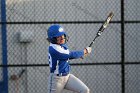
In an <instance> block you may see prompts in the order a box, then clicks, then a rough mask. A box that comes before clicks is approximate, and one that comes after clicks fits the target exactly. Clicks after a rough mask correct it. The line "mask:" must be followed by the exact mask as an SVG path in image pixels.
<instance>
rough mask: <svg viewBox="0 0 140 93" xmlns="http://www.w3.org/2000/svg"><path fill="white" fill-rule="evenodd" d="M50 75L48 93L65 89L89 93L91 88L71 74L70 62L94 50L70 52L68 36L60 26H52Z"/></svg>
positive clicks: (49, 50)
mask: <svg viewBox="0 0 140 93" xmlns="http://www.w3.org/2000/svg"><path fill="white" fill-rule="evenodd" d="M47 35H48V41H49V42H50V45H49V47H48V52H49V53H48V56H49V66H50V75H49V78H48V79H49V80H48V93H61V92H62V90H63V89H67V90H71V91H74V92H77V93H89V88H88V87H87V86H86V85H85V84H84V83H83V82H82V81H81V80H80V79H78V78H77V77H75V76H74V75H73V74H70V70H71V67H70V64H69V60H71V59H77V58H81V57H83V56H85V55H86V54H90V53H91V50H92V48H91V47H86V48H85V49H83V50H79V51H70V50H69V49H68V46H67V44H66V43H67V41H68V36H67V34H66V33H65V32H64V29H63V27H61V26H60V25H52V26H50V27H49V28H48V31H47Z"/></svg>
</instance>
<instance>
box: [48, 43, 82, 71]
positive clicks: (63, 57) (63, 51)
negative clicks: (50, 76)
mask: <svg viewBox="0 0 140 93" xmlns="http://www.w3.org/2000/svg"><path fill="white" fill-rule="evenodd" d="M48 51H49V54H48V55H49V66H50V72H51V73H55V74H61V73H69V72H70V65H69V60H70V59H77V58H80V57H82V56H83V55H84V50H81V51H70V50H69V49H68V46H67V45H66V44H62V45H58V44H52V43H50V46H49V48H48Z"/></svg>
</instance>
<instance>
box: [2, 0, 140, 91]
mask: <svg viewBox="0 0 140 93" xmlns="http://www.w3.org/2000/svg"><path fill="white" fill-rule="evenodd" d="M139 3H140V0H105V1H103V0H0V28H1V29H0V31H1V32H0V38H1V40H0V43H1V46H0V52H1V54H0V59H1V60H0V93H47V78H48V75H49V66H48V54H47V51H48V46H49V43H48V42H47V40H46V37H47V34H46V32H47V29H48V27H49V26H50V25H51V24H60V25H62V26H63V27H64V29H65V31H66V33H67V34H68V35H69V37H70V38H69V41H68V45H69V47H70V49H71V50H79V49H83V48H84V47H86V46H88V45H89V44H90V42H91V41H92V39H93V37H95V35H96V33H97V31H98V29H99V28H100V26H101V24H102V23H103V22H104V20H105V18H106V17H107V15H108V13H109V12H111V11H112V12H113V13H114V17H113V20H112V21H111V23H110V25H109V27H108V28H107V29H105V32H104V33H103V34H102V35H101V37H100V38H98V39H97V40H96V42H95V43H94V45H93V51H92V53H91V55H89V56H87V57H85V58H84V59H83V60H80V59H76V60H72V61H71V63H70V64H71V68H72V71H71V73H73V74H74V75H75V76H77V77H78V78H80V79H81V80H82V81H83V82H84V83H85V84H86V85H87V86H88V87H89V88H90V90H91V93H139V91H140V88H139V86H140V82H139V81H140V78H139V77H140V73H139V72H140V68H139V66H140V48H139V47H140V43H139V42H140V38H139V37H140V32H139V29H138V28H139V26H140V17H139V15H140V6H139ZM63 93H73V92H71V91H67V90H64V91H63Z"/></svg>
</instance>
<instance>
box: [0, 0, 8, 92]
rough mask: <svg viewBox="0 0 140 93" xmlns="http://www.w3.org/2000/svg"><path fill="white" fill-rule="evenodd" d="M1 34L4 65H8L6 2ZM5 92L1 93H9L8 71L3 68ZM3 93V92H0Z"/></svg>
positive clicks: (2, 4)
mask: <svg viewBox="0 0 140 93" xmlns="http://www.w3.org/2000/svg"><path fill="white" fill-rule="evenodd" d="M1 23H2V24H1V34H2V36H1V37H2V64H3V65H7V62H8V61H7V36H6V33H7V31H6V0H1ZM2 87H3V90H2V92H1V93H8V70H7V66H5V67H3V86H2ZM0 91H1V90H0Z"/></svg>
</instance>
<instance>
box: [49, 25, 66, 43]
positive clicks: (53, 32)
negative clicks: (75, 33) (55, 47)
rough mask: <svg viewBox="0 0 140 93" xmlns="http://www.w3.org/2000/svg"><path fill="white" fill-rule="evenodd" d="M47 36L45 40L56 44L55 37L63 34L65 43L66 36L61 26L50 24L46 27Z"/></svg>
mask: <svg viewBox="0 0 140 93" xmlns="http://www.w3.org/2000/svg"><path fill="white" fill-rule="evenodd" d="M47 35H48V38H47V40H48V41H49V42H51V43H53V44H57V37H59V36H62V35H64V37H65V43H66V42H67V41H68V36H67V35H66V33H65V32H64V29H63V27H61V26H59V25H52V26H50V27H49V28H48V31H47Z"/></svg>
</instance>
